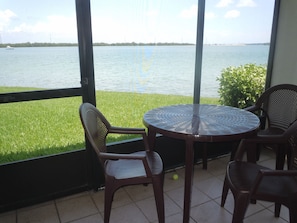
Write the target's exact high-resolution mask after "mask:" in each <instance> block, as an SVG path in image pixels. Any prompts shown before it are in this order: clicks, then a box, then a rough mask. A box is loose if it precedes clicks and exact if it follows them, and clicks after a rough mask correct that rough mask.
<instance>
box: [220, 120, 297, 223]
mask: <svg viewBox="0 0 297 223" xmlns="http://www.w3.org/2000/svg"><path fill="white" fill-rule="evenodd" d="M256 140H257V138H254V139H245V140H242V141H241V143H240V145H239V148H238V150H237V153H236V156H235V160H234V161H231V162H230V163H229V164H228V166H227V171H226V176H225V181H224V186H223V193H222V200H221V206H222V207H223V206H224V204H225V201H226V198H227V195H228V190H229V189H231V192H232V194H233V196H234V211H233V219H232V223H242V222H243V218H244V215H245V212H246V210H247V207H248V205H249V203H250V201H253V200H263V201H270V202H275V203H276V204H277V205H278V207H280V205H281V204H282V205H285V206H287V207H288V208H289V211H290V223H295V222H297V212H296V207H297V122H295V123H293V124H292V125H291V126H290V127H289V128H288V130H287V131H286V133H285V134H283V135H282V136H276V137H274V139H273V141H274V143H277V144H280V145H286V144H288V143H289V147H288V148H290V150H291V152H292V159H291V160H290V169H289V170H272V169H268V168H266V167H263V166H261V165H258V164H256V163H251V162H247V161H243V154H244V152H245V150H246V148H248V146H249V145H250V144H249V143H255V142H256ZM261 140H263V139H261ZM269 140H271V139H269ZM270 142H271V141H270ZM275 217H279V213H276V214H275Z"/></svg>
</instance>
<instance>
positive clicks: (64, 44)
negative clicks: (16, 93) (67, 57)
mask: <svg viewBox="0 0 297 223" xmlns="http://www.w3.org/2000/svg"><path fill="white" fill-rule="evenodd" d="M204 45H205V46H245V45H269V43H240V44H204ZM61 46H63V47H65V46H78V43H30V42H26V43H1V44H0V48H7V47H61ZM93 46H195V44H193V43H166V42H165V43H135V42H131V43H93Z"/></svg>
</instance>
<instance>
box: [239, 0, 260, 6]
mask: <svg viewBox="0 0 297 223" xmlns="http://www.w3.org/2000/svg"><path fill="white" fill-rule="evenodd" d="M255 6H257V4H256V3H255V2H254V0H240V1H239V2H238V4H237V7H255Z"/></svg>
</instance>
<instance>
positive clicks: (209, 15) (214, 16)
mask: <svg viewBox="0 0 297 223" xmlns="http://www.w3.org/2000/svg"><path fill="white" fill-rule="evenodd" d="M205 18H206V19H214V18H216V14H215V13H213V12H206V13H205Z"/></svg>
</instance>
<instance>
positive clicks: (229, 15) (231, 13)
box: [224, 10, 240, 19]
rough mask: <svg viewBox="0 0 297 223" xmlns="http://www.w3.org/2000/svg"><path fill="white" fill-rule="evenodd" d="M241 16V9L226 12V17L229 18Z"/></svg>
mask: <svg viewBox="0 0 297 223" xmlns="http://www.w3.org/2000/svg"><path fill="white" fill-rule="evenodd" d="M239 16H240V11H238V10H231V11H228V12H227V13H226V14H225V16H224V17H225V18H229V19H233V18H237V17H239Z"/></svg>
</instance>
